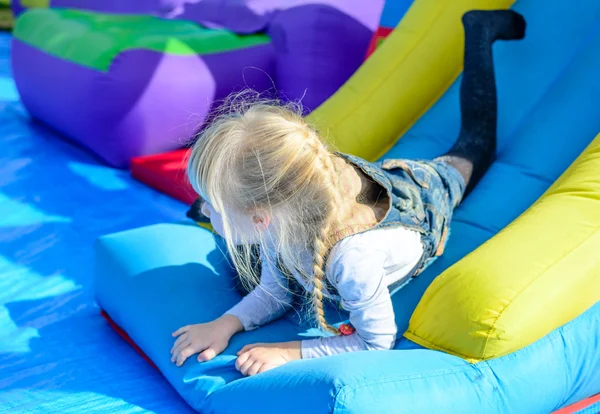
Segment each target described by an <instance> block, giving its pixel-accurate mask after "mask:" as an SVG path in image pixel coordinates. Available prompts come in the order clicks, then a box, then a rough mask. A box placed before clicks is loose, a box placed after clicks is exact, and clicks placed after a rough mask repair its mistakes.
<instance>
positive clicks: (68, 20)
mask: <svg viewBox="0 0 600 414" xmlns="http://www.w3.org/2000/svg"><path fill="white" fill-rule="evenodd" d="M14 36H15V38H17V39H19V40H20V41H22V42H24V43H27V44H29V45H30V46H33V47H35V48H38V49H40V50H43V51H45V52H46V53H48V54H50V55H53V56H56V57H60V58H62V59H64V60H67V61H70V62H73V63H77V64H80V65H82V66H87V67H90V68H94V69H97V70H99V71H103V72H105V71H107V70H108V69H109V67H110V64H111V63H112V61H113V59H114V58H115V57H116V56H118V55H119V54H120V53H122V52H124V51H126V50H133V49H135V50H152V51H157V52H163V53H167V54H172V55H198V54H199V55H206V54H213V53H221V52H226V51H229V50H238V49H241V48H245V47H251V46H256V45H261V44H266V43H269V42H270V39H269V37H268V36H266V35H264V34H255V35H249V36H244V35H236V34H234V33H231V32H229V31H226V30H214V29H207V28H204V27H201V26H198V25H196V24H194V23H191V22H187V21H181V20H164V19H160V18H156V17H151V16H141V15H111V14H99V13H93V12H86V11H81V10H73V9H34V10H29V11H27V12H26V13H23V15H22V16H21V17H20V18H19V19H18V21H17V24H16V27H15V30H14Z"/></svg>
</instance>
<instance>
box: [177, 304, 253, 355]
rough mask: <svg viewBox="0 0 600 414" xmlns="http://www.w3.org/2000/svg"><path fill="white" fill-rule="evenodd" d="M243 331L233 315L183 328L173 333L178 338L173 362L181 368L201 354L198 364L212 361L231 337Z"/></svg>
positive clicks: (225, 346)
mask: <svg viewBox="0 0 600 414" xmlns="http://www.w3.org/2000/svg"><path fill="white" fill-rule="evenodd" d="M241 330H243V327H242V324H241V323H240V321H239V320H238V319H237V318H236V317H235V316H231V315H224V316H222V317H220V318H219V319H216V320H214V321H212V322H209V323H200V324H197V325H187V326H184V327H181V328H179V329H178V330H176V331H175V332H173V336H175V337H178V338H177V340H176V341H175V344H174V345H173V348H171V362H174V363H176V364H177V366H178V367H180V366H182V365H183V363H184V362H185V360H186V359H188V358H189V357H190V356H192V355H194V354H199V355H198V362H204V361H210V360H211V359H213V358H214V357H215V356H217V355H219V354H220V353H221V352H223V350H225V348H227V345H228V344H229V340H230V339H231V337H232V336H233V335H234V334H235V333H236V332H239V331H241Z"/></svg>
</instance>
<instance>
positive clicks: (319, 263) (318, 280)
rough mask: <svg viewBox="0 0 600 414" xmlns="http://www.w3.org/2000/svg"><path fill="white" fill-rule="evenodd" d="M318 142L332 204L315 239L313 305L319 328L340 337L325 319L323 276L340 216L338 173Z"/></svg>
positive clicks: (327, 152) (318, 152) (318, 153)
mask: <svg viewBox="0 0 600 414" xmlns="http://www.w3.org/2000/svg"><path fill="white" fill-rule="evenodd" d="M316 140H317V141H318V142H317V143H316V145H315V146H316V147H317V160H318V161H320V163H321V168H322V169H324V170H325V171H326V172H327V173H328V175H329V177H328V178H330V183H331V185H329V186H328V188H329V191H330V202H329V214H328V216H327V217H325V219H324V220H323V225H322V227H321V232H320V234H319V235H317V236H316V237H315V239H314V255H313V278H314V281H313V292H312V305H313V310H314V313H315V317H316V319H317V323H318V324H319V326H320V327H321V328H322V329H324V330H326V331H328V332H331V333H333V334H336V335H339V333H340V331H339V329H337V328H335V327H334V326H331V325H330V324H329V323H328V322H327V319H325V311H324V309H323V276H324V273H325V272H324V271H323V269H324V267H325V263H324V262H325V255H326V254H327V251H328V250H329V248H331V246H330V244H331V242H330V240H331V239H330V233H331V231H332V229H334V227H335V224H337V221H338V219H337V215H338V202H339V201H340V193H339V191H338V189H337V185H335V183H336V180H337V179H338V176H337V171H336V169H335V165H334V163H333V161H332V155H331V153H330V152H329V151H327V149H326V148H325V147H324V146H323V144H322V143H321V142H320V140H318V138H317V139H316Z"/></svg>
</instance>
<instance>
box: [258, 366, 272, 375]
mask: <svg viewBox="0 0 600 414" xmlns="http://www.w3.org/2000/svg"><path fill="white" fill-rule="evenodd" d="M273 368H275V366H274V365H272V364H263V365H262V367H260V369H259V370H258V374H260V373H261V372H265V371H268V370H270V369H273Z"/></svg>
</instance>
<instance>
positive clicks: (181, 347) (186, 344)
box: [171, 341, 192, 362]
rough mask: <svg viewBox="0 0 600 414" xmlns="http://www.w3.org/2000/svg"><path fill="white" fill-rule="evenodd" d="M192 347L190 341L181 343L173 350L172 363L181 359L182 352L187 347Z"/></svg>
mask: <svg viewBox="0 0 600 414" xmlns="http://www.w3.org/2000/svg"><path fill="white" fill-rule="evenodd" d="M191 345H192V343H191V342H190V341H185V342H182V343H180V344H179V345H177V346H176V347H175V349H174V350H173V354H172V355H171V362H175V361H176V360H177V358H178V357H179V354H181V352H182V351H183V350H184V349H186V348H187V347H190V346H191Z"/></svg>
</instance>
